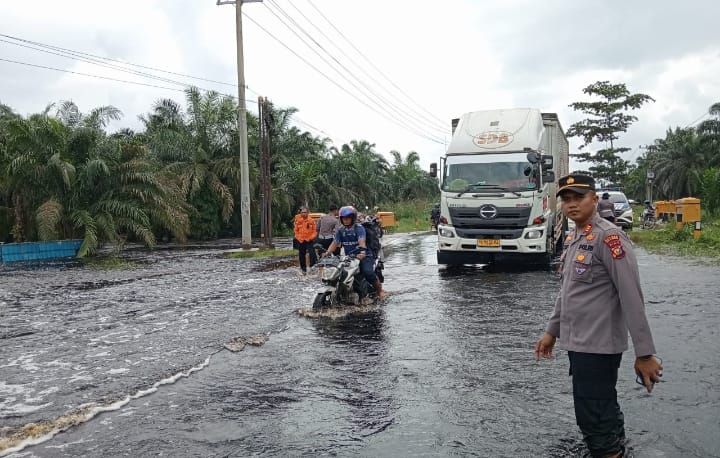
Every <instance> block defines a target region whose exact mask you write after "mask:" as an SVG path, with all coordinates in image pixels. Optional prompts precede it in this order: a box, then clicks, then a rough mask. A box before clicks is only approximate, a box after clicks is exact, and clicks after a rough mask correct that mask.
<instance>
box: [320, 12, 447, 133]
mask: <svg viewBox="0 0 720 458" xmlns="http://www.w3.org/2000/svg"><path fill="white" fill-rule="evenodd" d="M307 2H308V3H309V4H310V6H312V7H313V9H315V11H317V12H318V14H320V16H322V18H323V19H325V21H326V22H327V23H328V24H330V26H331V27H332V28H333V29H334V30H335V31H336V32H337V33H338V34H339V35H340V36H341V37H342V38H343V39H345V41H346V42H347V43H348V44H349V45H350V46H351V47H352V48H353V49H354V50H355V51H356V52H357V53H358V54H360V56H362V57H363V58H364V59H365V61H366V62H367V63H369V64H370V65H371V66H372V67H373V68H374V69H375V70H376V71H377V72H378V73H379V74H380V75H382V76H383V77H384V78H385V79H386V80H387V81H388V82H389V83H390V84H392V85H393V87H395V89H397V90H398V91H400V93H401V94H403V95H404V96H405V97H407V98H408V100H410V101H411V102H413V103H414V104H415V105H416V106H418V107H419V108H420V109H422V110H423V111H425V112H426V113H427V114H428V115H430V116H432V117H433V118H434V119H436V120H438V122H440V123H442V124H444V123H445V121H443V120H442V119H440V118H438V117H437V116H435V115H434V114H433V113H432V112H431V111H430V110H428V109H427V108H425V107H423V106H422V105H420V104H419V103H418V102H416V101H415V100H414V99H413V98H412V97H411V96H410V95H408V94H407V93H406V92H405V91H404V90H403V89H402V88H401V87H400V86H398V85H397V84H396V83H395V82H394V81H393V80H391V79H390V78H389V77H388V76H387V75H386V74H385V73H383V71H382V70H380V69H379V68H378V66H377V65H375V64H374V63H373V62H372V61H371V60H370V59H369V58H368V57H367V56H366V55H365V54H364V53H363V52H362V51H360V49H358V47H357V46H355V45H354V44H353V42H352V41H350V39H349V38H348V37H346V36H345V34H344V33H342V31H340V29H338V28H337V27H336V26H335V24H334V23H333V22H332V21H331V20H330V19H328V18H327V16H325V14H323V12H322V11H320V9H319V8H318V7H317V6H315V4H314V3H313V2H312V0H307Z"/></svg>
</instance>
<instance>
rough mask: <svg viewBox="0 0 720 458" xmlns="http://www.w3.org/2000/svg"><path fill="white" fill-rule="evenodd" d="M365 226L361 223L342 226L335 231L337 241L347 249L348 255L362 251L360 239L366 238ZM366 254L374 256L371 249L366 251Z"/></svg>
mask: <svg viewBox="0 0 720 458" xmlns="http://www.w3.org/2000/svg"><path fill="white" fill-rule="evenodd" d="M365 237H366V234H365V228H364V227H362V225H361V224H357V223H356V224H355V225H354V226H352V227H349V228H348V227H345V226H340V227H339V228H338V230H337V231H335V243H336V244H337V245H338V246H341V247H343V248H344V249H345V254H346V255H348V256H352V255H356V254H358V253H360V240H365ZM365 255H366V256H372V253H371V252H370V249H369V248H367V249H366V251H365Z"/></svg>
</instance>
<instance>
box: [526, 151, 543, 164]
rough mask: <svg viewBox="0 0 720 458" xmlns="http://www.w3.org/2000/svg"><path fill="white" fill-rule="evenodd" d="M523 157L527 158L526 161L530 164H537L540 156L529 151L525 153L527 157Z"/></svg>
mask: <svg viewBox="0 0 720 458" xmlns="http://www.w3.org/2000/svg"><path fill="white" fill-rule="evenodd" d="M528 149H529V148H528ZM525 157H527V161H528V162H529V163H531V164H537V163H538V161H539V160H540V155H539V154H538V153H536V152H535V151H530V152H529V153H527V156H525Z"/></svg>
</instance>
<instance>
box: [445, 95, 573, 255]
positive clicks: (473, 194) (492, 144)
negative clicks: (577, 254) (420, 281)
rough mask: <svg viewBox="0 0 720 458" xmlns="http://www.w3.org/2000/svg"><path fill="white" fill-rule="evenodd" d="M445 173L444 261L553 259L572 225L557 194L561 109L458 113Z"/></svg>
mask: <svg viewBox="0 0 720 458" xmlns="http://www.w3.org/2000/svg"><path fill="white" fill-rule="evenodd" d="M452 127H453V136H452V140H451V141H450V145H449V146H448V149H447V154H446V156H445V157H444V158H443V159H442V160H441V163H440V170H438V167H437V164H432V165H431V174H434V175H437V174H438V172H439V174H440V191H441V198H440V202H441V204H440V223H439V224H438V251H437V259H438V264H446V265H457V264H491V263H504V262H509V263H517V264H520V265H527V264H545V263H549V262H550V260H551V259H552V257H553V255H554V254H555V253H556V251H557V250H558V249H559V248H561V247H562V242H563V237H564V231H565V228H566V227H567V223H566V221H565V218H564V216H563V215H562V212H561V211H560V202H559V200H558V199H556V197H555V192H556V190H557V179H559V178H560V177H562V176H564V175H567V173H568V166H569V165H568V162H569V148H568V142H567V139H566V138H565V134H564V132H563V129H562V126H561V125H560V121H559V120H558V117H557V115H556V114H555V113H541V112H540V111H539V110H536V109H531V108H515V109H508V110H490V111H476V112H472V113H466V114H464V115H463V116H462V117H460V118H459V119H453V120H452Z"/></svg>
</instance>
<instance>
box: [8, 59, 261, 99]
mask: <svg viewBox="0 0 720 458" xmlns="http://www.w3.org/2000/svg"><path fill="white" fill-rule="evenodd" d="M0 61H2V62H9V63H11V64H17V65H24V66H26V67H34V68H42V69H45V70H53V71H56V72H62V73H70V74H73V75H79V76H87V77H90V78H98V79H103V80H108V81H115V82H118V83H124V84H135V85H138V86H146V87H153V88H157V89H165V90H168V91H176V92H185V89H180V88H176V87H167V86H159V85H157V84H149V83H142V82H140V81H130V80H123V79H119V78H111V77H109V76H102V75H93V74H91V73H84V72H76V71H73V70H67V69H63V68H57V67H50V66H47V65H39V64H31V63H29V62H21V61H18V60H12V59H4V58H0ZM186 86H188V87H191V85H186ZM197 89H200V90H203V91H206V90H204V89H201V88H197ZM206 92H207V91H206ZM218 94H221V95H224V96H226V97H230V98H233V99H235V100H237V97H234V96H232V95H229V94H223V93H218ZM245 101H246V102H250V103H255V104H256V103H257V101H255V100H245Z"/></svg>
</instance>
